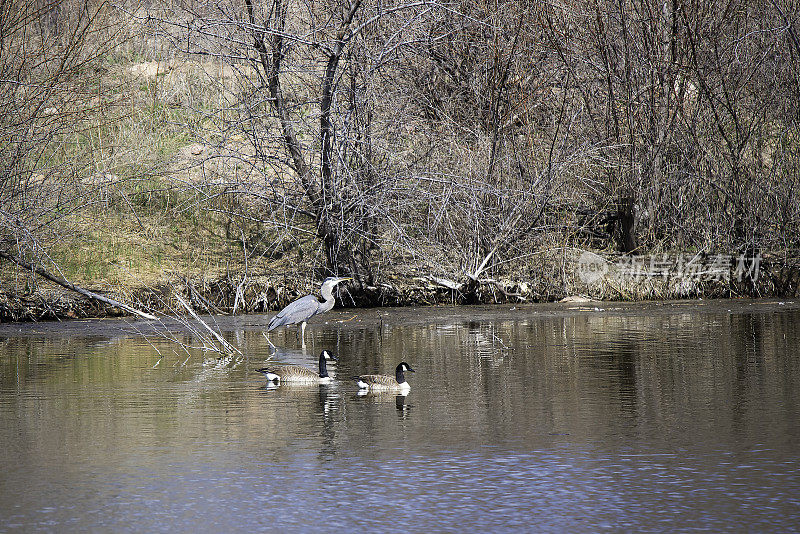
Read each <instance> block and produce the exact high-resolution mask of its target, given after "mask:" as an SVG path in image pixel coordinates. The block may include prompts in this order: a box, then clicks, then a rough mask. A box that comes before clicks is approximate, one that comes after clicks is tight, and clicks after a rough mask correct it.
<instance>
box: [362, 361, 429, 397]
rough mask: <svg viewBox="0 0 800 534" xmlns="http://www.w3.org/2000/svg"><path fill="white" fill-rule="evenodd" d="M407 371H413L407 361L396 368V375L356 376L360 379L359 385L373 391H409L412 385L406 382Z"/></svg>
mask: <svg viewBox="0 0 800 534" xmlns="http://www.w3.org/2000/svg"><path fill="white" fill-rule="evenodd" d="M405 371H408V372H409V373H413V372H414V369H412V368H411V366H410V365H408V364H407V363H406V362H400V363H399V364H398V365H397V367H396V368H395V370H394V377H391V376H388V375H361V376H356V377H354V378H355V379H356V380H358V387H360V388H361V389H368V390H371V391H397V392H400V393H407V392H408V390H410V389H411V385H409V383H408V382H406V377H405V373H404V372H405Z"/></svg>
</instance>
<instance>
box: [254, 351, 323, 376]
mask: <svg viewBox="0 0 800 534" xmlns="http://www.w3.org/2000/svg"><path fill="white" fill-rule="evenodd" d="M328 360H331V361H336V357H334V355H333V354H331V353H330V352H328V351H327V350H323V351H322V352H321V353H320V355H319V373H315V372H314V371H312V370H311V369H309V368H308V367H305V366H303V365H272V366H270V367H264V368H261V369H256V371H258V372H259V373H263V374H264V375H265V376H266V377H267V382H268V383H271V382H275V383H278V384H280V383H292V384H327V383H328V382H330V381H331V377H330V375H329V374H328V364H327V362H328Z"/></svg>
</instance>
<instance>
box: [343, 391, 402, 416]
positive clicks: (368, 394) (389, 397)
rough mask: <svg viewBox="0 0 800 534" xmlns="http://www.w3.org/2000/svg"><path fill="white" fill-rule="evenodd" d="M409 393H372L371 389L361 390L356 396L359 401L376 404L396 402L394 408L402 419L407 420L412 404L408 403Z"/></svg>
mask: <svg viewBox="0 0 800 534" xmlns="http://www.w3.org/2000/svg"><path fill="white" fill-rule="evenodd" d="M407 393H408V390H406V391H405V392H403V393H401V394H400V395H398V394H397V392H396V391H395V392H390V391H387V390H384V391H372V390H370V389H359V390H358V393H357V394H356V395H357V396H358V398H359V399H362V400H364V401H368V402H372V403H375V404H383V403H390V402H392V401H394V407H395V408H397V411H398V415H400V416H401V417H402V418H405V417H406V415H407V414H408V411H409V410H410V409H411V404H408V403H407V402H406V399H407V398H408V395H407Z"/></svg>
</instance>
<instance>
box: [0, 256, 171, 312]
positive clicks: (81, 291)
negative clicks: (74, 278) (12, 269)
mask: <svg viewBox="0 0 800 534" xmlns="http://www.w3.org/2000/svg"><path fill="white" fill-rule="evenodd" d="M0 258H3V259H4V260H8V261H11V262H14V263H16V264H17V265H19V266H20V267H22V268H23V269H27V270H28V271H30V272H32V273H36V274H38V275H39V276H41V277H42V278H45V279H47V280H50V281H51V282H53V283H56V284H58V285H60V286H61V287H64V288H66V289H69V290H70V291H74V292H76V293H79V294H81V295H83V296H85V297H89V298H90V299H94V300H97V301H100V302H104V303H106V304H109V305H111V306H117V307H118V308H122V309H123V310H126V311H129V312H131V313H133V314H135V315H138V316H139V317H142V318H144V319H151V320H155V319H158V318H157V317H156V316H155V315H150V314H149V313H145V312H143V311H141V310H137V309H136V308H132V307H131V306H128V305H127V304H123V303H122V302H119V301H118V300H114V299H110V298H108V297H104V296H103V295H100V294H98V293H95V292H94V291H89V290H88V289H84V288H82V287H80V286H76V285H75V284H73V283H72V282H68V281H67V280H64V279H63V278H61V277H59V276H56V275H54V274H50V273H49V272H47V271H46V270H44V269H42V268H41V267H39V266H36V265H31V264H30V263H27V262H26V261H23V260H22V259H20V258H18V257H16V256H15V255H13V254H9V253H8V252H3V251H2V250H0Z"/></svg>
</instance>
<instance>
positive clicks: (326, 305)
mask: <svg viewBox="0 0 800 534" xmlns="http://www.w3.org/2000/svg"><path fill="white" fill-rule="evenodd" d="M320 293H321V294H322V298H323V299H325V300H324V301H323V302H322V303H321V304H320V306H319V311H318V312H317V313H325V312H326V311H329V310H330V309H331V308H333V304H334V302H336V300H335V299H334V298H333V291H332V290H331V288H330V287H328V286H322V289H321V290H320Z"/></svg>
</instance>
